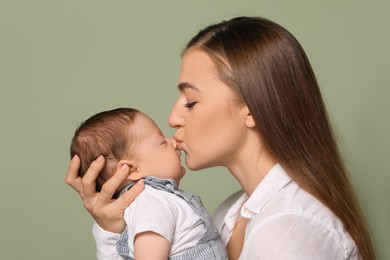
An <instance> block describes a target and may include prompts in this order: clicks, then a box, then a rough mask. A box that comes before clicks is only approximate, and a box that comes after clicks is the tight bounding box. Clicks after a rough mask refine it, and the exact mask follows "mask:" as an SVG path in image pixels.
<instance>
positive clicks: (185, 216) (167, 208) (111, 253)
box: [93, 185, 206, 259]
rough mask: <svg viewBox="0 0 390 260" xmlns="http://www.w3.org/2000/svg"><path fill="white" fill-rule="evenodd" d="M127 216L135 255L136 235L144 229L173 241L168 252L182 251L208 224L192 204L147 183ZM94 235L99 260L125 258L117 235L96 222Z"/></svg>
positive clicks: (192, 245)
mask: <svg viewBox="0 0 390 260" xmlns="http://www.w3.org/2000/svg"><path fill="white" fill-rule="evenodd" d="M124 219H125V222H126V225H127V227H128V229H127V231H128V245H129V249H130V255H131V256H132V257H134V238H135V236H136V235H137V234H139V233H142V232H145V231H153V232H154V233H157V234H159V235H161V236H163V237H165V238H166V239H167V240H168V241H169V242H170V243H171V250H170V253H169V255H170V256H173V255H176V254H180V253H182V252H184V251H187V250H188V249H190V248H192V247H194V246H195V245H196V244H197V243H198V241H199V240H200V239H201V238H202V237H203V236H204V234H205V232H206V226H205V224H204V222H203V221H202V220H201V218H200V217H199V216H198V215H197V214H196V213H194V211H193V210H192V208H191V206H190V205H188V204H187V202H185V200H183V199H182V198H180V197H178V196H177V195H174V194H172V193H169V192H166V191H161V190H157V189H154V188H152V187H150V186H148V185H146V186H145V190H144V191H143V192H142V193H141V194H140V195H139V196H138V197H137V198H136V199H135V200H134V201H133V203H131V204H130V206H129V207H128V208H126V210H125V213H124ZM93 234H94V237H95V241H96V245H97V258H98V259H122V258H120V257H119V256H118V253H117V251H116V242H117V241H118V240H119V236H120V235H118V234H113V233H111V232H107V231H104V230H102V229H101V228H100V227H99V226H98V225H97V224H96V223H95V224H94V227H93Z"/></svg>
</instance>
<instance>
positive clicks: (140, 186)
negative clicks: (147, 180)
mask: <svg viewBox="0 0 390 260" xmlns="http://www.w3.org/2000/svg"><path fill="white" fill-rule="evenodd" d="M144 188H145V184H144V181H143V180H142V179H141V180H139V181H138V182H137V183H136V184H135V185H134V186H133V187H131V189H129V190H128V191H127V192H125V193H123V194H122V196H120V197H119V198H118V199H117V200H116V201H115V202H114V204H118V207H123V208H127V207H128V206H129V205H130V204H131V203H132V202H133V201H134V200H135V198H136V197H137V196H138V195H139V194H140V193H141V192H142V191H143V190H144Z"/></svg>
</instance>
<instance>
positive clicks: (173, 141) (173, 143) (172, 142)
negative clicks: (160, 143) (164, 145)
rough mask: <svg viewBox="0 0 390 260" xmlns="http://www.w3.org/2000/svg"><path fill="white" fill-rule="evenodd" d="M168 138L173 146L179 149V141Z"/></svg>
mask: <svg viewBox="0 0 390 260" xmlns="http://www.w3.org/2000/svg"><path fill="white" fill-rule="evenodd" d="M167 140H168V142H170V143H171V144H172V146H173V148H175V149H177V142H176V140H175V139H172V138H167Z"/></svg>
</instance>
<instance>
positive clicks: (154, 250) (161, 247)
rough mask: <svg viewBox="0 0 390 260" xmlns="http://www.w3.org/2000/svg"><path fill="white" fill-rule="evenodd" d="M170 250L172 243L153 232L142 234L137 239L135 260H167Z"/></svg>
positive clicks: (135, 242)
mask: <svg viewBox="0 0 390 260" xmlns="http://www.w3.org/2000/svg"><path fill="white" fill-rule="evenodd" d="M170 248H171V244H170V242H169V241H168V240H167V239H166V238H164V237H163V236H161V235H159V234H157V233H154V232H151V231H147V232H142V233H139V234H137V235H136V237H135V241H134V259H135V260H138V259H142V260H144V259H146V260H148V259H153V260H159V259H161V260H166V259H168V256H169V251H170Z"/></svg>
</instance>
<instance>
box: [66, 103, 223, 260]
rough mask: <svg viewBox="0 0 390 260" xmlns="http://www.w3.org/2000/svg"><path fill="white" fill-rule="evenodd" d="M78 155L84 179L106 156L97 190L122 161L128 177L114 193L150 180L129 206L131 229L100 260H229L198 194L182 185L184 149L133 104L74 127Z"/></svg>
mask: <svg viewBox="0 0 390 260" xmlns="http://www.w3.org/2000/svg"><path fill="white" fill-rule="evenodd" d="M76 154H77V155H78V156H79V157H80V161H81V166H80V170H79V175H80V176H81V177H82V176H83V175H84V174H85V172H86V171H87V169H88V167H89V165H90V164H91V163H92V161H93V160H95V159H96V158H97V157H98V156H99V155H103V156H104V157H105V160H106V165H105V166H104V168H103V170H102V171H101V172H100V174H99V176H98V178H97V181H96V190H97V191H100V190H101V187H102V185H103V184H104V182H105V181H106V180H108V179H109V178H110V177H111V174H112V173H114V172H115V171H116V169H118V168H119V167H121V166H122V165H123V164H127V165H128V166H129V168H130V175H129V177H128V179H127V180H126V181H124V182H123V183H122V184H121V185H120V187H119V188H118V190H117V192H116V194H115V195H114V196H120V195H121V194H122V193H123V192H125V191H127V190H128V189H129V188H130V187H131V186H132V185H133V184H134V183H135V182H136V181H137V180H139V179H141V178H142V179H144V182H145V184H146V185H145V190H144V191H143V192H142V193H141V194H140V195H139V196H138V197H137V198H136V200H135V201H134V202H133V203H132V204H131V205H130V206H129V207H128V208H127V209H126V210H125V213H124V219H125V222H126V225H127V227H126V229H125V230H124V232H123V233H122V234H121V235H120V237H119V240H118V241H117V243H116V245H115V250H113V249H112V248H108V246H107V248H106V249H107V252H98V259H117V258H118V257H119V256H122V257H123V258H124V259H134V258H136V259H175V260H176V259H227V252H226V248H225V245H224V244H223V242H222V240H221V238H220V237H219V234H218V232H217V231H216V229H215V228H214V226H213V224H212V221H211V218H210V216H209V214H208V213H207V211H206V209H205V208H204V207H203V205H202V202H201V201H200V199H199V197H197V196H194V195H191V194H189V193H187V192H184V191H182V190H180V189H178V185H179V183H180V179H181V178H183V176H184V174H185V169H184V168H183V167H182V166H181V160H180V152H179V151H177V150H176V149H175V144H174V142H173V141H172V140H171V139H168V138H166V137H164V135H163V134H162V133H161V130H160V129H159V127H158V126H157V125H156V123H155V122H154V121H153V120H152V119H151V118H150V117H148V116H147V115H145V114H144V113H142V112H140V111H138V110H135V109H132V108H118V109H114V110H110V111H104V112H101V113H98V114H96V115H94V116H92V117H90V118H89V119H87V120H86V121H85V122H84V123H83V124H81V126H80V127H79V128H78V129H77V130H76V132H75V135H74V137H73V139H72V143H71V148H70V155H71V157H73V156H74V155H76ZM94 228H95V227H94ZM96 228H98V227H96Z"/></svg>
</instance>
